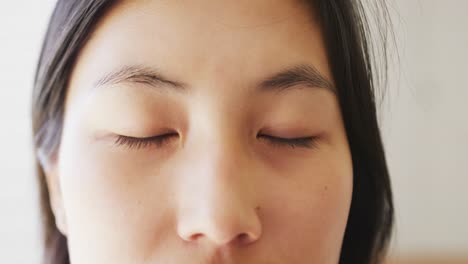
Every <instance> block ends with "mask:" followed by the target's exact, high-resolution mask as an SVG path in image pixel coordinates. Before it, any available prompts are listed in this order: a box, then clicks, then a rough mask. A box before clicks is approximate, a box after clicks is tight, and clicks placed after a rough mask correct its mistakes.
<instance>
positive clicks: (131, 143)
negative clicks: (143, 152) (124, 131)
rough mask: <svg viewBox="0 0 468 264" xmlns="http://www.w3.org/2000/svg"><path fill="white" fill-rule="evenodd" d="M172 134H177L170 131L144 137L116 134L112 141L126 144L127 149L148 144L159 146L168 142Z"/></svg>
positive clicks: (118, 144) (139, 147)
mask: <svg viewBox="0 0 468 264" xmlns="http://www.w3.org/2000/svg"><path fill="white" fill-rule="evenodd" d="M173 136H178V134H177V133H172V132H171V133H166V134H161V135H157V136H152V137H146V138H139V137H131V136H124V135H117V137H116V139H115V142H114V143H115V145H117V146H126V147H128V148H129V149H141V148H145V147H149V146H150V145H155V146H156V147H158V148H160V147H163V146H164V145H165V144H166V143H168V141H169V140H170V138H171V137H173Z"/></svg>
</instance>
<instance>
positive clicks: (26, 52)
mask: <svg viewBox="0 0 468 264" xmlns="http://www.w3.org/2000/svg"><path fill="white" fill-rule="evenodd" d="M54 4H55V1H53V0H42V1H26V0H18V1H2V2H1V3H0V85H1V87H2V91H1V94H0V122H1V126H2V129H0V140H1V141H2V147H1V148H0V171H1V172H2V173H1V176H0V210H1V211H0V212H1V213H0V263H39V261H38V259H39V256H40V252H39V248H40V242H39V240H38V237H39V236H38V232H39V231H38V230H39V216H38V209H37V205H38V204H37V194H36V185H35V184H36V182H35V178H34V176H33V163H32V158H31V157H32V154H31V140H30V123H29V122H30V113H29V109H30V106H29V105H30V97H31V86H32V82H33V75H34V70H35V65H36V61H37V58H38V55H39V50H40V45H41V42H42V39H43V35H44V34H45V30H46V25H47V22H48V18H49V16H50V14H51V12H52V9H53V5H54ZM391 6H392V7H391V9H392V13H393V15H394V17H393V19H394V24H395V32H396V40H397V44H398V49H399V54H400V60H399V62H398V63H399V64H398V65H397V67H396V66H395V65H394V67H393V68H392V69H391V72H392V74H391V77H390V84H391V85H390V90H389V97H388V98H389V103H388V104H385V106H384V107H383V108H382V112H381V115H382V117H383V118H382V130H383V135H384V141H385V145H386V149H387V155H388V156H387V157H388V163H389V167H390V171H391V175H392V181H393V189H394V196H395V204H396V230H395V236H394V239H393V241H392V248H391V254H392V255H403V256H413V255H414V256H417V255H423V256H427V255H429V256H451V255H454V256H466V257H468V226H467V225H468V190H467V189H468V30H467V27H468V16H467V14H466V10H468V1H465V0H445V1H442V0H419V1H417V0H393V1H392V4H391Z"/></svg>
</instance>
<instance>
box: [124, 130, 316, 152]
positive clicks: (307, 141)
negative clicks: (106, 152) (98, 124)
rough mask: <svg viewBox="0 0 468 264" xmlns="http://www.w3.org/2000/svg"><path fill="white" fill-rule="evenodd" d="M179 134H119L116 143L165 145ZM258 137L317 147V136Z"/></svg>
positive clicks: (274, 143)
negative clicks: (141, 136)
mask: <svg viewBox="0 0 468 264" xmlns="http://www.w3.org/2000/svg"><path fill="white" fill-rule="evenodd" d="M173 136H177V134H176V133H168V134H163V135H159V136H154V137H147V138H136V137H129V136H122V135H119V136H117V139H116V140H115V144H116V145H118V146H125V147H128V148H130V149H141V148H145V147H149V146H151V145H154V146H156V147H158V148H159V147H163V146H164V145H165V144H166V143H168V141H169V140H170V138H171V137H173ZM257 138H263V139H264V140H267V141H269V143H270V144H271V145H272V146H274V147H291V148H296V147H302V148H314V147H316V142H317V137H300V138H281V137H274V136H270V135H258V136H257Z"/></svg>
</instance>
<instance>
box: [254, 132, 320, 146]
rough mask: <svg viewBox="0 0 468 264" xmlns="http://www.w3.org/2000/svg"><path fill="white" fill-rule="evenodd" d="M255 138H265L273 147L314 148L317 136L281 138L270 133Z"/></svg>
mask: <svg viewBox="0 0 468 264" xmlns="http://www.w3.org/2000/svg"><path fill="white" fill-rule="evenodd" d="M257 138H262V139H264V140H267V141H268V142H269V143H270V144H272V145H273V146H275V147H285V146H286V147H291V148H295V147H303V148H314V147H316V142H317V139H318V137H314V136H310V137H299V138H282V137H275V136H271V135H258V136H257Z"/></svg>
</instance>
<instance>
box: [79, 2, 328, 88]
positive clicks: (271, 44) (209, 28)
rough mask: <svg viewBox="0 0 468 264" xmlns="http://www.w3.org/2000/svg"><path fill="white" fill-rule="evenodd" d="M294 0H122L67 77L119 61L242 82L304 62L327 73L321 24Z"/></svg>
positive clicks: (181, 76)
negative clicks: (319, 25) (70, 74)
mask: <svg viewBox="0 0 468 264" xmlns="http://www.w3.org/2000/svg"><path fill="white" fill-rule="evenodd" d="M315 21H316V18H315V17H314V15H313V13H312V12H310V9H309V8H307V7H306V6H305V5H304V4H301V3H300V2H299V1H292V0H291V1H289V0H282V1H271V0H267V1H264V0H257V1H243V0H242V1H241V0H235V1H234V0H232V1H231V0H224V1H222V0H217V1H209V0H205V1H195V0H194V1H174V0H171V1H162V0H161V1H143V0H139V1H123V2H120V3H119V4H117V5H116V6H114V7H113V8H112V9H111V10H110V11H109V12H108V13H107V14H106V15H105V16H104V18H103V19H102V20H101V21H100V23H99V24H98V26H97V27H96V30H95V32H93V34H92V35H91V38H90V39H89V41H88V43H87V44H86V46H85V47H84V49H83V50H82V51H81V52H80V56H79V59H78V61H77V65H76V67H75V68H76V69H75V70H74V73H73V74H72V83H74V82H75V83H76V82H79V83H80V86H83V85H84V86H90V85H91V83H85V82H86V81H89V82H91V80H95V79H96V78H98V77H99V75H100V74H101V75H102V74H103V73H105V72H109V71H112V70H114V69H115V68H116V67H121V66H124V65H135V64H138V65H140V64H141V65H149V66H155V67H157V68H159V69H162V70H163V71H164V72H166V73H168V74H169V75H170V77H172V78H174V79H177V80H181V81H183V82H186V83H191V84H195V83H196V82H197V81H201V80H211V81H212V82H214V83H217V82H219V83H231V84H235V85H236V86H237V87H243V86H245V83H242V82H244V81H252V82H254V81H256V80H258V79H259V78H262V77H264V76H267V75H269V74H271V73H273V72H277V71H278V70H281V69H284V68H285V67H288V66H292V65H296V64H301V63H307V64H311V65H313V66H314V67H315V68H317V70H318V71H319V72H320V73H321V74H323V75H324V76H325V77H327V78H328V79H332V78H331V76H330V74H329V70H328V63H327V59H326V52H325V47H324V44H323V39H322V35H321V31H320V28H319V27H318V24H317V23H316V22H315Z"/></svg>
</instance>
